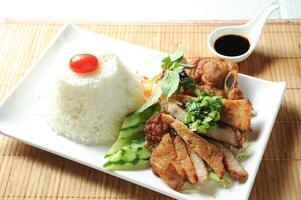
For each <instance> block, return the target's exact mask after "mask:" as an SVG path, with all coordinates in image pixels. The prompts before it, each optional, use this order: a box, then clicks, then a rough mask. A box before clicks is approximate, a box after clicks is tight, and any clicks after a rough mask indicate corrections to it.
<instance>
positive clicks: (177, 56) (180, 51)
mask: <svg viewBox="0 0 301 200" xmlns="http://www.w3.org/2000/svg"><path fill="white" fill-rule="evenodd" d="M183 56H184V48H183V46H179V47H178V48H177V50H176V52H175V53H174V54H172V55H170V60H171V62H174V61H179V60H180V59H182V58H183Z"/></svg>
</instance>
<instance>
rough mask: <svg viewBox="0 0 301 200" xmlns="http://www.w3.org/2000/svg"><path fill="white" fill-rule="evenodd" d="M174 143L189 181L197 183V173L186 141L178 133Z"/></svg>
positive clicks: (178, 158) (179, 160)
mask: <svg viewBox="0 0 301 200" xmlns="http://www.w3.org/2000/svg"><path fill="white" fill-rule="evenodd" d="M174 144H175V149H176V153H177V160H178V162H179V164H180V165H181V167H182V168H183V169H184V171H185V173H186V175H187V178H188V181H189V182H190V183H192V184H196V183H197V182H198V178H197V174H196V171H195V168H194V167H193V164H192V162H191V160H190V157H189V155H188V152H187V149H186V146H185V143H184V141H183V140H182V138H181V137H180V136H178V135H177V136H176V138H175V139H174Z"/></svg>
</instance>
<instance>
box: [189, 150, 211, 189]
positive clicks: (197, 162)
mask: <svg viewBox="0 0 301 200" xmlns="http://www.w3.org/2000/svg"><path fill="white" fill-rule="evenodd" d="M186 147H187V150H188V153H189V156H190V159H191V161H192V163H193V167H194V169H195V171H196V174H197V178H198V183H199V184H202V183H206V182H207V181H208V180H209V176H208V172H207V169H206V166H205V163H204V161H203V160H202V158H201V157H200V156H199V155H198V154H197V153H195V152H194V151H193V150H192V149H191V148H190V147H189V146H188V145H187V146H186Z"/></svg>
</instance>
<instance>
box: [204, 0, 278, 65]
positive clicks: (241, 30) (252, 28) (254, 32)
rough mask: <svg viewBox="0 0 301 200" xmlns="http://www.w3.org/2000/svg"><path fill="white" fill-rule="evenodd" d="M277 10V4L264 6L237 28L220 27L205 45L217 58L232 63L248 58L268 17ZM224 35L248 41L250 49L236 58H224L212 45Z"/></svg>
mask: <svg viewBox="0 0 301 200" xmlns="http://www.w3.org/2000/svg"><path fill="white" fill-rule="evenodd" d="M278 8H279V5H278V4H277V3H273V2H272V3H268V4H266V5H265V6H263V7H262V8H261V9H260V10H259V12H258V14H257V15H256V17H255V18H254V19H252V20H251V21H249V22H248V23H246V24H243V25H238V26H225V27H220V28H218V29H215V30H214V31H212V32H211V33H210V34H209V36H208V40H207V45H208V48H209V50H210V51H211V52H212V53H213V54H214V55H215V56H218V57H221V58H224V59H227V60H230V61H233V62H240V61H243V60H245V59H246V58H248V57H249V56H250V55H251V53H252V52H253V51H254V49H255V46H256V44H257V41H258V39H259V37H260V34H261V32H262V29H263V27H264V25H265V23H266V21H267V19H268V18H269V16H270V15H271V14H272V13H273V12H274V11H275V10H277V9H278ZM225 35H238V36H242V37H245V38H247V39H248V41H249V43H250V47H249V49H248V51H246V52H245V53H243V54H241V55H237V56H226V55H222V54H220V53H218V52H217V51H216V49H215V48H214V43H215V42H216V40H217V39H219V38H220V37H222V36H225Z"/></svg>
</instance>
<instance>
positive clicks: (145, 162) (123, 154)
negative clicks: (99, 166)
mask: <svg viewBox="0 0 301 200" xmlns="http://www.w3.org/2000/svg"><path fill="white" fill-rule="evenodd" d="M150 156H151V151H150V149H148V148H146V147H145V141H144V140H132V141H131V142H130V143H129V144H127V145H125V146H123V147H122V148H121V149H120V150H118V151H117V152H115V153H114V154H113V155H111V156H110V157H109V159H108V162H106V163H105V164H104V165H103V167H104V168H106V169H114V170H133V169H141V168H146V167H148V166H149V158H150Z"/></svg>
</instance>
